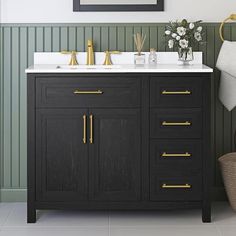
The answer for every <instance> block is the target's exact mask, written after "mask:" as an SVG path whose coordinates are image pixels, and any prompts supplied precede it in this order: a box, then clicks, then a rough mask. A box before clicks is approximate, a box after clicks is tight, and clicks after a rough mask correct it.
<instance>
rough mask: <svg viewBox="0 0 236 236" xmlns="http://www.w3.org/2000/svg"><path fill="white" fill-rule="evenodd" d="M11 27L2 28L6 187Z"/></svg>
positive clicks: (8, 174) (8, 182)
mask: <svg viewBox="0 0 236 236" xmlns="http://www.w3.org/2000/svg"><path fill="white" fill-rule="evenodd" d="M11 34H12V28H11V27H6V28H4V30H3V40H4V47H3V52H2V53H3V58H4V63H3V79H4V84H3V90H4V94H3V101H4V103H3V113H4V114H3V146H4V149H3V168H4V176H3V186H4V187H6V188H10V187H11V175H12V169H11V160H12V155H11V154H12V145H11V144H12V135H11V133H12V132H11V131H12V126H11V120H12V114H11V110H12V109H11V107H12V106H11V102H12V96H11V95H12V91H11V87H12V85H11V84H12V80H11V76H12V73H11V37H12V35H11Z"/></svg>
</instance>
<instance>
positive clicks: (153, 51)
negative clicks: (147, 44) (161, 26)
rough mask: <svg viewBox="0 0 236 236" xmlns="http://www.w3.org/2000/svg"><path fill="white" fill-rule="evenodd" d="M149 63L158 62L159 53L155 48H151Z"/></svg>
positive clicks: (154, 63)
mask: <svg viewBox="0 0 236 236" xmlns="http://www.w3.org/2000/svg"><path fill="white" fill-rule="evenodd" d="M148 63H149V65H156V64H157V53H156V49H155V48H151V49H150V54H149V57H148Z"/></svg>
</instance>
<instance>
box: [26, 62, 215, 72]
mask: <svg viewBox="0 0 236 236" xmlns="http://www.w3.org/2000/svg"><path fill="white" fill-rule="evenodd" d="M57 67H58V65H39V64H37V65H33V66H30V67H29V68H28V69H26V70H25V72H26V73H212V72H213V69H212V68H210V67H208V66H206V65H203V64H193V65H176V64H157V65H154V66H151V65H144V66H136V65H114V66H101V65H97V66H96V65H95V66H85V65H79V66H75V67H70V66H67V65H60V68H57Z"/></svg>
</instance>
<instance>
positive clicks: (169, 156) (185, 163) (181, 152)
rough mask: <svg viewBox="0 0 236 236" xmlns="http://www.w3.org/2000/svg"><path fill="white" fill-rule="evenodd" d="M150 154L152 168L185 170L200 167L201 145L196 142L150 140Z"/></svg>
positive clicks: (199, 142)
mask: <svg viewBox="0 0 236 236" xmlns="http://www.w3.org/2000/svg"><path fill="white" fill-rule="evenodd" d="M150 153H151V156H150V163H151V166H152V168H159V167H162V168H165V169H168V168H170V167H172V166H174V167H176V168H181V169H183V170H185V169H186V168H201V165H202V144H201V141H198V140H182V139H181V140H176V139H174V140H172V139H171V140H151V147H150Z"/></svg>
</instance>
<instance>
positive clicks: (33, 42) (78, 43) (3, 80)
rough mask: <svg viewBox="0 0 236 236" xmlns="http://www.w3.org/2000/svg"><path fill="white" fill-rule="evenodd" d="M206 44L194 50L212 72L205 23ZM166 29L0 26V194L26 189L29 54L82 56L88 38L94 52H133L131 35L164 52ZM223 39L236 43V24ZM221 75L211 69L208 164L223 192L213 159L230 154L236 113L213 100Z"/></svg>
mask: <svg viewBox="0 0 236 236" xmlns="http://www.w3.org/2000/svg"><path fill="white" fill-rule="evenodd" d="M203 28H204V31H205V35H204V40H205V41H206V43H203V44H200V45H199V46H197V48H199V50H200V51H202V52H203V59H204V63H205V64H207V65H209V66H211V67H215V63H216V60H217V56H218V53H219V50H220V47H221V44H222V42H221V40H220V38H219V33H218V30H219V24H215V23H212V24H204V27H203ZM164 31H165V24H163V23H161V24H94V25H90V24H55V25H53V24H52V25H51V24H45V25H42V24H38V25H37V24H36V25H33V24H30V25H26V24H17V25H16V24H15V25H14V24H2V25H1V27H0V86H1V87H0V92H1V94H0V105H1V107H0V110H1V114H0V119H1V120H0V130H1V135H0V145H1V146H0V147H1V150H0V154H1V159H0V160H1V161H0V164H1V166H0V170H1V173H0V177H1V180H0V183H1V186H2V189H16V190H17V189H25V188H26V159H27V156H26V155H27V153H26V129H27V125H26V109H27V108H26V75H25V72H24V70H25V68H26V67H27V66H28V65H30V64H33V53H34V52H35V51H37V52H43V51H45V52H51V51H53V52H58V51H61V50H63V49H65V50H74V49H75V50H77V51H79V52H81V51H85V50H86V47H87V40H88V39H93V41H94V47H95V51H104V50H107V49H109V50H120V51H134V50H135V47H134V40H133V35H134V33H137V32H142V33H144V34H146V35H147V39H146V42H145V45H144V49H145V51H148V50H149V48H150V47H154V48H157V50H158V51H168V50H169V49H168V47H167V46H166V42H165V37H164ZM224 35H225V38H227V39H232V40H236V25H235V24H227V25H226V26H225V28H224ZM219 78H220V72H219V71H218V70H216V69H215V70H214V78H213V83H214V84H213V87H212V114H213V116H212V154H213V158H212V162H213V166H214V170H215V171H214V173H213V174H214V186H215V189H216V190H217V189H222V187H223V185H222V181H221V175H220V172H219V168H218V163H217V159H218V158H219V157H220V156H221V155H223V154H224V153H227V152H230V151H232V150H233V149H234V132H235V130H236V109H234V110H233V111H232V112H228V111H227V110H226V109H225V108H224V107H223V106H222V105H221V103H220V101H219V99H218V87H219Z"/></svg>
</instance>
